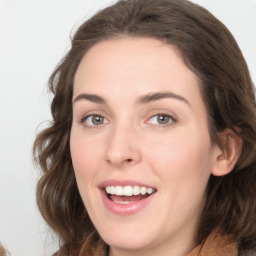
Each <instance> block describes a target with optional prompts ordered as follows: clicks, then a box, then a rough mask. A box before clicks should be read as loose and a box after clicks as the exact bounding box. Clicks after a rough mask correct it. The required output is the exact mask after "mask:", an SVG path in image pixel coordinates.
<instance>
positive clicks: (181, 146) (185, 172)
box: [147, 131, 212, 186]
mask: <svg viewBox="0 0 256 256" xmlns="http://www.w3.org/2000/svg"><path fill="white" fill-rule="evenodd" d="M153 145H155V146H154V147H153V148H152V147H151V148H150V149H149V150H148V152H147V154H148V159H151V164H152V165H154V169H155V170H158V171H159V175H163V176H165V177H166V178H167V179H170V180H171V181H172V182H173V181H175V182H176V184H178V183H179V184H180V183H182V182H183V183H185V181H186V180H187V181H188V184H187V185H189V186H192V183H197V182H201V181H203V180H206V181H207V180H208V177H209V175H210V169H211V158H212V146H211V140H210V138H209V136H208V132H205V134H203V132H202V133H201V134H199V133H194V134H193V131H192V132H187V133H182V134H181V135H180V136H178V135H177V134H176V136H173V137H169V138H166V139H165V140H162V141H159V142H158V143H154V144H153ZM192 181H194V182H192Z"/></svg>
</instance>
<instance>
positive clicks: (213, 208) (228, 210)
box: [34, 0, 256, 255]
mask: <svg viewBox="0 0 256 256" xmlns="http://www.w3.org/2000/svg"><path fill="white" fill-rule="evenodd" d="M119 37H149V38H155V39H158V40H160V41H162V42H164V43H166V44H169V45H174V46H175V47H176V48H177V49H178V51H179V52H180V54H181V56H182V57H183V59H184V62H185V64H186V65H187V66H188V67H189V68H190V69H191V70H192V71H193V72H194V73H195V74H196V75H197V77H198V79H199V81H200V90H201V94H202V98H203V100H204V102H205V105H206V107H207V110H208V119H209V120H208V123H209V132H210V135H211V138H212V141H213V142H215V143H218V144H219V143H220V142H219V133H220V132H221V131H223V130H224V129H227V128H229V129H232V130H233V131H234V132H236V133H237V135H238V136H239V137H240V138H241V139H242V142H243V148H242V153H241V157H240V158H239V160H238V162H237V164H236V166H235V168H234V170H233V171H232V172H231V173H230V174H228V175H225V176H222V177H215V176H211V177H210V180H209V184H208V187H207V200H206V204H205V207H204V210H203V213H202V216H201V222H200V225H199V227H198V234H197V242H198V243H200V242H201V241H202V240H203V239H205V238H206V237H207V236H208V235H209V233H210V232H211V231H212V230H213V229H214V228H216V227H219V228H222V229H224V230H225V231H226V233H227V234H232V235H233V236H234V238H235V239H236V241H237V242H238V245H239V250H240V252H242V251H246V250H253V249H256V103H255V94H254V86H253V82H252V80H251V77H250V74H249V71H248V67H247V64H246V62H245V60H244V57H243V55H242V53H241V51H240V49H239V47H238V45H237V43H236V41H235V39H234V38H233V36H232V34H231V33H230V32H229V30H228V29H227V28H226V27H225V26H224V25H223V24H222V23H221V22H220V21H219V20H217V19H216V18H215V17H214V16H213V15H212V14H211V13H209V12H208V11H207V10H205V9H204V8H202V7H201V6H199V5H196V4H193V3H191V2H189V1H187V0H121V1H118V2H117V3H115V4H114V5H112V6H110V7H107V8H105V9H103V10H102V11H100V12H98V13H97V14H96V15H94V16H93V17H92V18H90V19H89V20H88V21H86V22H85V23H83V24H82V25H81V26H80V27H79V29H78V30H77V32H76V33H75V35H74V36H73V38H72V40H71V49H70V50H69V52H68V53H67V54H66V56H65V57H64V58H63V59H62V61H61V62H60V64H59V65H58V66H57V68H56V70H55V71H54V73H53V74H52V76H51V77H50V80H49V88H50V90H51V92H52V93H53V95H54V98H53V101H52V104H51V112H52V117H53V120H52V123H51V125H50V126H49V127H48V128H46V129H45V130H43V131H41V132H40V133H39V134H38V136H37V138H36V140H35V143H34V158H35V161H36V162H37V163H38V165H39V166H40V168H41V170H42V177H41V179H40V180H39V182H38V185H37V203H38V207H39V209H40V211H41V214H42V216H43V217H44V219H45V221H46V222H47V223H48V224H49V225H50V227H51V228H52V229H53V230H54V231H55V232H56V233H57V234H58V236H59V237H60V241H61V249H60V254H59V255H72V252H73V251H75V250H77V248H79V246H80V245H81V244H82V243H83V242H85V241H86V242H87V243H88V244H89V245H90V246H91V247H93V246H96V245H97V243H98V242H99V241H100V237H99V235H98V234H97V231H96V230H95V228H94V226H93V224H92V223H91V220H90V219H89V217H88V214H87V212H86V209H85V207H84V204H83V202H82V200H81V198H80V195H79V192H78V188H77V184H76V180H75V175H74V171H73V167H72V159H71V156H70V149H69V136H70V130H71V123H72V96H73V95H72V94H73V80H74V75H75V73H76V70H77V67H78V65H79V63H80V61H81V59H82V57H83V56H84V55H85V54H86V52H87V51H88V50H89V49H90V48H91V47H92V46H94V45H95V44H97V43H98V42H100V41H103V40H108V39H113V38H119ZM238 131H239V133H238Z"/></svg>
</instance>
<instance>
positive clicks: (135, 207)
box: [100, 190, 155, 216]
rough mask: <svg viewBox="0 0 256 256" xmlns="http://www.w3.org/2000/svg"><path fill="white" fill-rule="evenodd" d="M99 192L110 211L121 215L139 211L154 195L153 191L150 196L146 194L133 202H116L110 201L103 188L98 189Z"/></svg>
mask: <svg viewBox="0 0 256 256" xmlns="http://www.w3.org/2000/svg"><path fill="white" fill-rule="evenodd" d="M100 193H101V196H102V199H103V203H104V205H105V207H106V208H107V209H108V210H109V211H110V212H112V213H114V214H117V215H123V216H127V215H133V214H136V213H138V212H140V211H141V210H143V209H144V208H145V207H146V206H147V205H148V204H149V203H150V201H151V200H152V199H153V198H154V196H155V193H153V194H151V195H150V196H148V197H146V198H144V199H142V200H139V201H135V202H132V203H129V204H118V203H115V202H113V201H111V200H110V199H109V198H108V197H107V194H106V193H105V191H104V190H100Z"/></svg>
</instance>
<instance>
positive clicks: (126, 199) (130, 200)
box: [109, 194, 149, 202]
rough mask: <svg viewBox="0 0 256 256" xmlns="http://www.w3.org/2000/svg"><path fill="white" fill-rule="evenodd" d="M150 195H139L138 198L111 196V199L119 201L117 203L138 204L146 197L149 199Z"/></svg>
mask: <svg viewBox="0 0 256 256" xmlns="http://www.w3.org/2000/svg"><path fill="white" fill-rule="evenodd" d="M148 196H149V195H148V194H145V195H144V196H143V195H141V194H140V195H137V196H116V195H110V196H109V199H110V200H111V201H117V202H136V201H139V200H142V199H144V198H146V197H148Z"/></svg>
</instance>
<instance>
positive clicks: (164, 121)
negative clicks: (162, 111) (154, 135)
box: [157, 115, 170, 124]
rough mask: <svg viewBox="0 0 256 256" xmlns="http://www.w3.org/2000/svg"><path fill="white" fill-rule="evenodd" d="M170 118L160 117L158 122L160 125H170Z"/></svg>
mask: <svg viewBox="0 0 256 256" xmlns="http://www.w3.org/2000/svg"><path fill="white" fill-rule="evenodd" d="M169 120H170V118H169V117H168V116H164V115H159V116H158V117H157V122H158V123H159V124H168V123H169Z"/></svg>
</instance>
